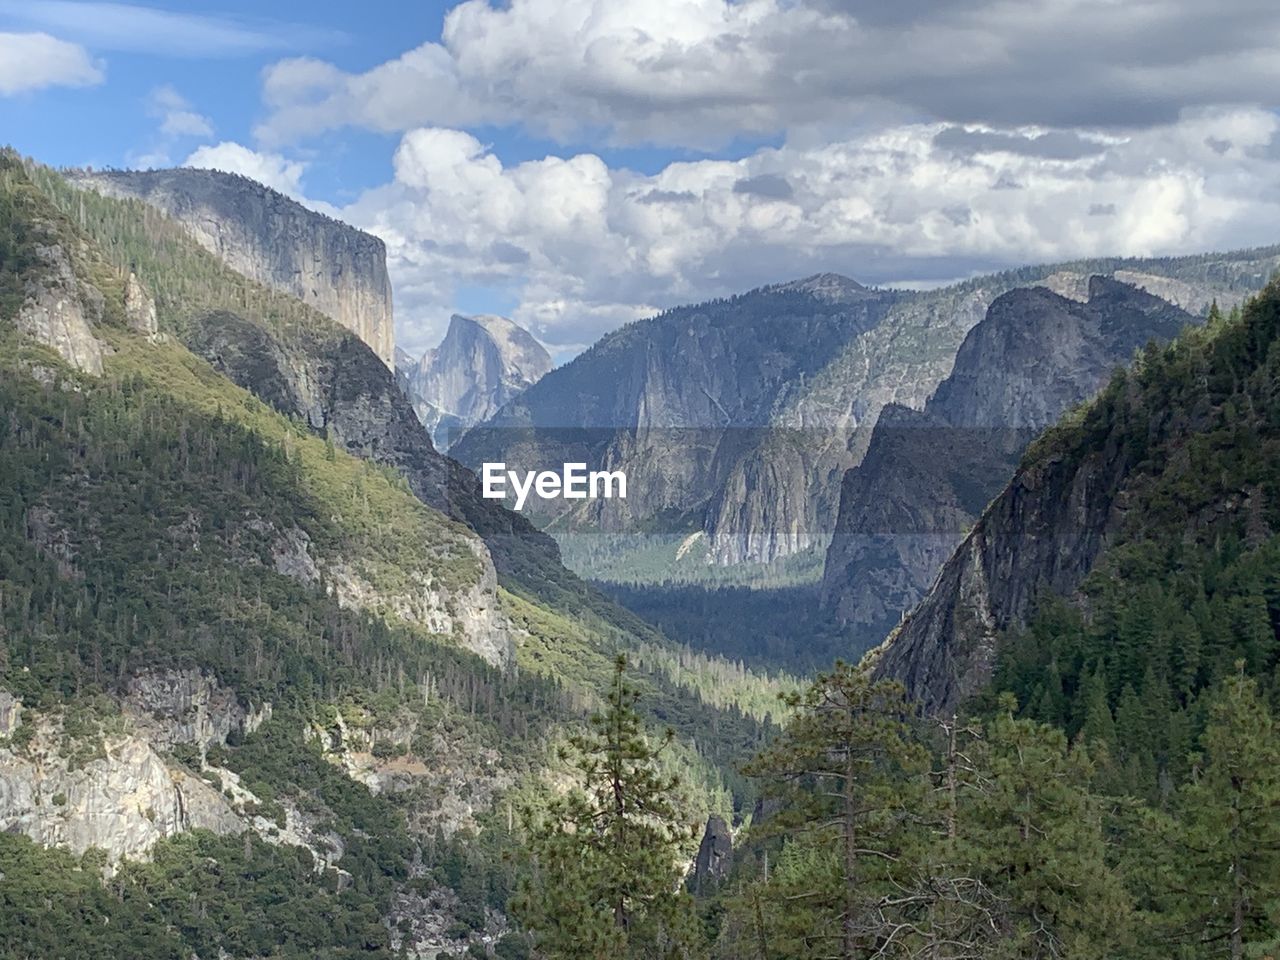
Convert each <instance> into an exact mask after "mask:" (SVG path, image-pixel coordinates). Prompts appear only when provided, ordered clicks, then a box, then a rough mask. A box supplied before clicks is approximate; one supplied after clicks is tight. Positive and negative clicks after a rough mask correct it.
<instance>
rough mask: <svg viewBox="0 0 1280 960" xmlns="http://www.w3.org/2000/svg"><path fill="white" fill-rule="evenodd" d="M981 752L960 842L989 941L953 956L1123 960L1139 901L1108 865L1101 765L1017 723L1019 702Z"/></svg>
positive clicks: (1061, 740) (1055, 736) (964, 796)
mask: <svg viewBox="0 0 1280 960" xmlns="http://www.w3.org/2000/svg"><path fill="white" fill-rule="evenodd" d="M1002 705H1003V707H1004V709H1003V711H1002V712H1001V713H1000V714H999V715H998V716H997V717H996V718H995V719H993V720H992V721H991V722H990V723H989V724H988V726H987V730H986V733H985V736H984V738H983V739H982V740H981V741H979V742H978V743H976V744H975V745H974V750H973V755H974V761H973V765H974V770H975V772H974V774H973V776H971V777H970V778H969V780H968V783H967V784H966V786H965V788H964V789H963V790H962V791H961V794H960V799H959V804H958V816H959V831H958V832H959V843H960V844H961V849H962V851H963V856H961V857H958V858H957V862H961V863H967V864H968V865H969V871H970V873H971V875H973V876H975V877H977V878H980V879H981V881H982V886H983V888H984V892H985V894H986V896H987V898H988V899H987V901H986V903H984V904H982V911H983V918H982V919H983V921H984V922H983V923H982V924H978V925H974V926H973V929H979V928H981V929H983V930H985V933H986V936H987V937H988V941H987V942H986V943H981V942H976V943H970V944H968V945H967V947H968V949H967V950H966V951H965V952H958V953H951V954H943V955H944V956H981V957H983V958H984V960H1005V958H1008V960H1035V958H1050V957H1052V958H1072V960H1093V958H1096V957H1104V956H1115V955H1116V948H1117V946H1118V944H1120V943H1122V942H1123V940H1124V937H1125V933H1126V930H1127V928H1128V918H1129V912H1130V908H1129V902H1128V898H1127V896H1126V894H1125V892H1124V890H1123V889H1122V887H1121V885H1120V882H1119V879H1118V878H1117V877H1116V876H1115V875H1114V874H1113V872H1112V871H1111V870H1110V869H1109V868H1108V865H1107V857H1106V846H1105V843H1104V840H1103V829H1102V810H1101V805H1100V803H1099V802H1098V800H1097V798H1095V797H1093V796H1092V795H1091V794H1090V792H1089V789H1088V785H1089V782H1090V777H1091V775H1092V766H1091V764H1090V762H1089V759H1088V756H1087V755H1086V754H1085V752H1084V750H1083V748H1082V747H1077V748H1075V749H1070V748H1069V747H1068V744H1067V738H1066V735H1065V734H1064V733H1063V732H1062V731H1061V730H1057V729H1055V728H1053V727H1050V726H1046V725H1044V724H1039V723H1036V722H1034V721H1031V720H1022V719H1016V718H1015V717H1014V715H1013V708H1014V704H1013V701H1012V698H1005V699H1004V701H1003V704H1002Z"/></svg>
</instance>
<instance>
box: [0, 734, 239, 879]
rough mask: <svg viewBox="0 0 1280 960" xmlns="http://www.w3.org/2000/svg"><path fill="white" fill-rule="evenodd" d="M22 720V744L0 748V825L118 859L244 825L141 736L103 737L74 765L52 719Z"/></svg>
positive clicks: (223, 803)
mask: <svg viewBox="0 0 1280 960" xmlns="http://www.w3.org/2000/svg"><path fill="white" fill-rule="evenodd" d="M21 722H22V723H23V724H26V723H34V724H36V731H35V733H34V735H33V736H32V738H31V739H30V741H29V742H27V743H26V744H25V745H24V746H23V747H21V748H14V747H12V746H5V747H0V830H6V831H9V832H17V833H23V834H26V835H27V836H28V837H30V838H31V839H32V840H34V841H36V842H37V843H41V844H44V845H45V846H61V847H66V848H68V849H70V850H71V851H72V852H73V853H76V854H80V853H84V852H85V851H86V850H88V849H90V848H94V847H96V848H99V849H102V850H104V851H105V852H106V853H107V856H108V857H109V858H110V859H111V860H118V859H120V858H122V857H137V856H141V855H143V854H145V853H146V852H147V850H149V849H150V848H151V847H152V845H154V844H155V843H156V841H158V840H161V839H163V838H165V837H170V836H173V835H174V834H176V833H180V832H182V831H185V830H193V829H204V830H212V831H214V832H216V833H236V832H240V831H242V830H244V829H245V824H244V823H243V821H241V820H240V818H239V817H237V816H236V815H235V813H234V811H232V809H231V807H230V805H229V804H228V803H227V801H226V800H225V799H224V798H223V797H222V795H221V794H220V793H219V792H218V791H217V790H215V789H213V787H211V786H210V785H209V784H207V783H205V782H204V781H203V780H201V779H200V778H198V777H196V776H194V775H193V774H191V773H190V772H188V771H187V770H185V769H184V768H181V767H178V766H176V765H170V764H168V763H166V762H165V761H164V759H163V758H161V757H160V755H159V754H157V753H156V752H155V750H154V749H153V748H152V746H151V744H150V743H149V742H148V741H147V740H146V739H145V738H143V737H140V736H136V735H133V734H128V735H123V736H108V737H105V738H104V739H103V742H102V746H101V751H100V754H99V755H98V756H95V757H93V758H92V759H89V760H88V761H87V762H84V763H83V765H79V764H77V763H76V762H74V761H73V760H72V759H69V758H68V757H65V756H63V755H62V753H61V751H60V748H61V745H62V731H61V723H60V721H59V719H58V718H57V717H53V716H44V715H41V716H39V717H35V718H32V717H30V716H29V715H27V716H24V717H23V718H22V721H21Z"/></svg>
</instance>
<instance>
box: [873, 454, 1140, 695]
mask: <svg viewBox="0 0 1280 960" xmlns="http://www.w3.org/2000/svg"><path fill="white" fill-rule="evenodd" d="M1130 466H1131V464H1130V462H1129V459H1128V454H1127V452H1126V451H1125V450H1124V449H1123V448H1121V447H1118V446H1116V445H1113V444H1110V443H1108V444H1105V445H1103V446H1102V447H1100V448H1098V449H1096V450H1093V451H1091V452H1090V453H1089V454H1088V455H1087V456H1085V457H1084V458H1083V459H1079V460H1077V459H1067V458H1063V457H1060V456H1055V457H1053V458H1051V459H1049V460H1047V461H1046V462H1043V463H1038V464H1035V465H1032V466H1029V467H1026V468H1023V469H1021V470H1019V472H1018V473H1017V475H1015V477H1014V479H1013V482H1012V483H1011V484H1009V486H1008V487H1007V488H1006V489H1005V490H1004V492H1003V493H1001V494H1000V496H999V497H997V498H996V500H995V501H994V502H993V503H992V504H991V506H990V507H989V508H988V510H987V511H986V513H985V514H984V515H983V516H982V518H981V520H979V521H978V523H977V525H976V526H975V527H974V529H973V530H972V532H970V533H969V535H968V536H967V537H965V538H964V541H963V542H962V543H961V544H960V546H959V548H957V550H956V551H955V553H954V554H952V556H951V558H950V559H949V560H947V562H946V564H945V565H944V566H943V568H942V571H941V573H940V574H939V575H938V579H937V581H936V582H935V583H934V584H933V586H932V588H931V589H930V590H929V592H928V594H927V595H926V596H925V598H924V599H923V600H922V601H921V602H920V604H919V606H917V607H916V608H915V610H913V611H912V612H911V614H910V615H909V616H908V617H907V618H906V620H905V621H904V622H903V624H902V625H901V627H900V628H899V629H898V630H897V631H896V632H895V633H894V634H893V635H892V636H891V637H890V639H889V640H888V641H887V642H886V643H885V644H884V646H883V647H882V648H881V649H880V650H879V651H876V652H875V653H874V654H873V658H874V662H875V672H876V675H877V676H882V677H892V678H894V679H896V680H899V681H901V682H902V683H903V684H905V686H906V687H907V691H908V694H909V695H910V696H911V697H912V698H914V699H916V700H918V701H920V703H921V705H922V706H923V708H924V709H925V710H926V711H928V712H931V713H943V712H948V711H951V710H954V709H955V708H956V707H957V706H958V705H959V704H961V703H963V702H964V701H965V700H966V699H968V698H969V697H971V696H973V695H974V694H975V693H977V692H978V691H979V690H981V689H982V687H983V685H984V684H985V683H986V682H987V681H988V680H989V679H990V676H991V670H992V667H993V665H994V662H995V654H996V641H997V639H998V637H999V635H1000V634H1001V632H1003V631H1004V630H1007V629H1009V628H1010V627H1011V626H1013V625H1015V624H1019V623H1022V622H1024V621H1025V618H1026V617H1027V615H1028V614H1029V612H1030V610H1031V608H1032V604H1033V602H1034V601H1035V598H1036V596H1037V595H1038V594H1039V593H1040V592H1041V591H1049V592H1051V593H1056V594H1059V595H1069V594H1070V593H1071V592H1072V591H1074V590H1075V589H1076V588H1077V587H1078V586H1079V584H1080V582H1081V580H1082V579H1083V578H1084V576H1085V574H1087V573H1088V572H1089V570H1090V569H1092V567H1093V564H1094V561H1095V560H1096V559H1097V558H1098V555H1099V554H1100V553H1101V552H1102V550H1103V549H1104V547H1105V546H1106V544H1107V542H1108V537H1109V535H1110V534H1111V533H1112V532H1113V531H1114V530H1115V529H1116V528H1117V526H1118V524H1119V522H1120V520H1121V519H1122V517H1123V503H1122V500H1121V499H1118V495H1119V492H1120V490H1121V480H1122V478H1123V477H1124V475H1125V473H1126V472H1127V471H1128V469H1129V467H1130Z"/></svg>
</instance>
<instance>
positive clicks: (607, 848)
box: [513, 657, 698, 960]
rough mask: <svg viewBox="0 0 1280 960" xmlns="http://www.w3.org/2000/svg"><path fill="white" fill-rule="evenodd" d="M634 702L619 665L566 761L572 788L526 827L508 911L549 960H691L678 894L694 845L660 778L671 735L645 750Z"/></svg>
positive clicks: (693, 943) (671, 783) (686, 916)
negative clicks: (524, 867) (519, 874)
mask: <svg viewBox="0 0 1280 960" xmlns="http://www.w3.org/2000/svg"><path fill="white" fill-rule="evenodd" d="M638 699H639V693H638V692H637V690H636V688H635V687H634V686H632V684H631V683H630V682H629V681H628V680H627V678H626V659H625V658H624V657H619V658H618V660H617V662H616V664H615V668H614V678H613V683H612V686H611V688H610V691H609V697H608V703H607V706H606V709H605V710H604V712H603V713H602V714H599V715H596V716H594V717H592V719H591V731H590V732H589V733H588V734H586V735H584V736H579V737H575V738H574V739H573V740H572V741H571V748H572V749H571V751H568V752H567V753H566V759H572V762H573V764H574V766H575V768H576V769H575V772H576V774H577V777H578V779H579V783H578V784H577V785H576V786H575V787H574V788H573V789H571V790H570V791H569V792H568V793H566V794H565V795H564V796H562V797H559V798H557V799H556V800H554V801H553V802H552V803H551V804H550V806H549V808H548V809H547V810H546V811H545V813H543V814H542V815H541V816H540V817H538V818H537V819H536V822H535V823H533V824H532V825H531V831H530V832H531V836H530V838H529V844H528V850H529V854H530V870H529V873H528V875H527V876H526V877H525V878H524V880H523V881H522V883H521V885H520V889H519V891H518V893H517V896H516V898H515V900H514V903H513V907H514V910H515V912H516V914H517V916H519V918H520V919H521V920H522V921H523V923H524V924H525V926H526V927H527V928H528V929H529V930H530V931H531V932H532V933H533V935H534V939H535V942H536V944H537V948H538V951H539V953H540V954H541V955H542V956H545V957H548V958H551V960H619V958H623V957H629V958H644V960H651V958H652V960H668V958H670V960H676V958H680V960H684V958H690V957H693V956H696V953H695V950H696V948H697V941H698V935H697V930H696V925H695V923H694V915H693V911H692V899H691V898H690V897H689V895H688V894H686V893H683V892H682V891H681V889H680V881H681V876H682V871H681V869H680V861H681V859H682V854H683V853H684V852H685V851H684V847H685V845H686V844H687V843H688V842H689V840H690V839H691V838H692V835H691V832H690V830H689V829H688V828H687V827H685V825H684V824H683V823H682V821H681V818H680V815H679V812H678V810H677V806H676V802H675V795H676V791H677V788H678V783H677V781H676V779H675V778H674V777H669V776H664V775H662V774H661V773H660V772H659V770H658V760H659V756H660V754H661V753H662V752H663V751H664V750H665V749H666V748H667V747H668V746H669V745H670V744H671V742H672V738H673V735H672V733H671V732H670V731H668V732H667V734H666V735H665V736H664V737H663V738H662V739H661V740H660V741H659V742H658V743H656V744H655V743H652V742H650V740H649V738H648V737H647V736H646V735H645V732H644V726H643V723H642V721H641V718H640V715H639V713H638V712H637V710H636V703H637V700H638Z"/></svg>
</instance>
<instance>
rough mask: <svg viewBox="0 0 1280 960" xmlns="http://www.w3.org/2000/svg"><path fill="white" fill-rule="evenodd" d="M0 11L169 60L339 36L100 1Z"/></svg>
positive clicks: (12, 4) (19, 2)
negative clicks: (167, 57) (168, 58)
mask: <svg viewBox="0 0 1280 960" xmlns="http://www.w3.org/2000/svg"><path fill="white" fill-rule="evenodd" d="M0 13H3V14H4V15H5V16H6V18H8V19H10V20H13V21H17V22H21V23H25V24H30V25H32V26H36V27H41V28H44V29H47V30H55V31H57V32H58V33H60V34H62V35H64V36H70V37H74V38H76V39H77V40H80V41H82V42H84V43H86V44H88V45H89V46H91V47H94V48H95V49H100V50H118V51H124V52H129V53H145V54H150V55H157V54H158V55H161V56H170V57H191V58H197V57H198V58H208V57H236V56H244V55H248V54H254V53H261V52H264V51H271V50H274V51H287V50H297V49H299V48H303V47H308V46H314V45H319V44H325V43H333V42H336V41H337V40H340V39H341V38H342V35H341V34H339V33H337V32H335V31H331V30H323V29H318V28H315V27H311V26H308V25H305V24H297V23H283V22H280V21H273V20H266V19H264V18H255V19H253V20H246V19H242V18H237V17H230V16H209V15H206V14H199V13H186V12H181V11H177V10H160V9H157V8H156V7H154V6H148V5H144V4H136V3H109V2H99V0H0Z"/></svg>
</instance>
